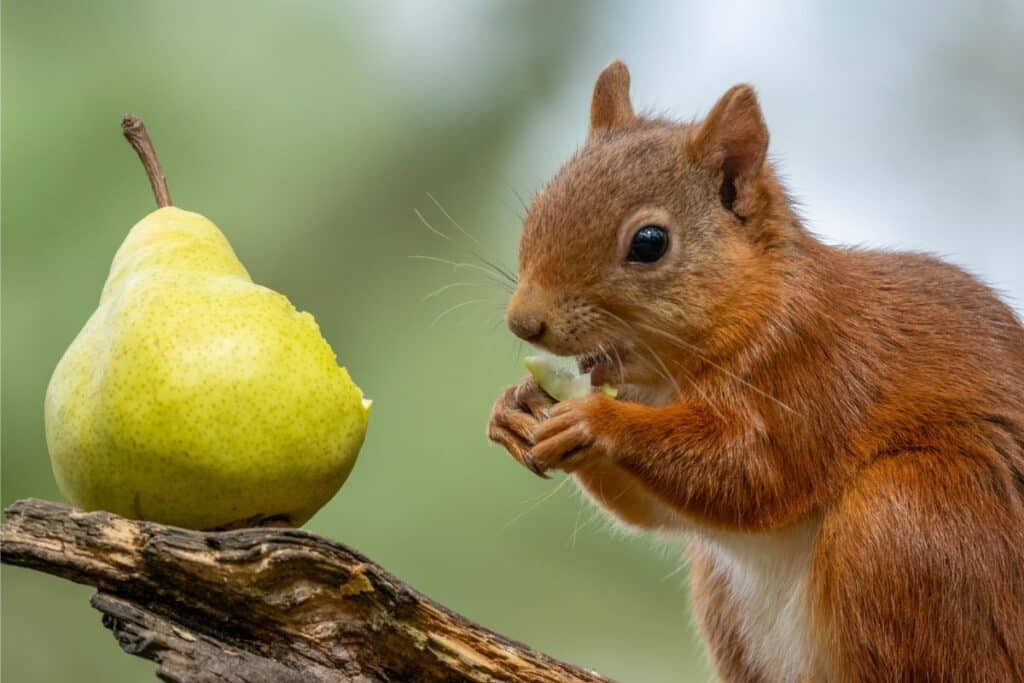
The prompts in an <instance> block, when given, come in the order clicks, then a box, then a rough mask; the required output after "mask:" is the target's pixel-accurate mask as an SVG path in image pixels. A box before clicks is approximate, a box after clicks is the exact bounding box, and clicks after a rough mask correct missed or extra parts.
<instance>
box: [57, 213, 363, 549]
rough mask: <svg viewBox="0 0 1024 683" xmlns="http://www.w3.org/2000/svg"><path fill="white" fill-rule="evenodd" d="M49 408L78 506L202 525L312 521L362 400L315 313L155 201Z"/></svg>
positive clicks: (198, 220) (67, 488)
mask: <svg viewBox="0 0 1024 683" xmlns="http://www.w3.org/2000/svg"><path fill="white" fill-rule="evenodd" d="M45 414H46V441H47V445H48V447H49V451H50V457H51V460H52V463H53V471H54V474H55V475H56V478H57V483H58V485H59V486H60V489H61V491H62V492H63V493H64V494H65V495H66V496H67V497H68V499H70V501H71V502H72V503H73V504H74V505H76V506H78V507H81V508H84V509H86V510H93V509H103V510H109V511H111V512H115V513H117V514H120V515H126V516H130V517H136V518H140V519H147V520H152V521H157V522H162V523H166V524H174V525H178V526H184V527H190V528H194V529H207V528H212V527H221V526H226V525H230V524H232V523H236V524H237V523H239V522H243V521H250V522H251V521H254V520H260V519H266V518H275V519H281V520H284V521H286V522H288V523H290V524H293V525H301V524H302V523H304V522H305V521H306V520H308V519H309V518H310V517H311V516H312V515H313V514H314V513H315V512H316V511H317V510H318V509H319V508H320V507H321V506H323V505H324V504H325V503H326V502H327V501H328V500H330V498H331V497H332V496H333V495H334V494H335V493H336V492H337V491H338V489H339V488H340V487H341V485H342V484H343V483H344V481H345V479H346V477H347V476H348V474H349V472H350V471H351V469H352V466H353V464H354V463H355V460H356V456H357V454H358V452H359V449H360V447H361V445H362V443H363V437H364V435H365V433H366V426H367V420H368V417H369V402H368V401H365V400H364V399H363V395H362V392H361V391H360V390H359V388H358V387H357V386H356V385H355V384H354V383H353V382H352V380H351V378H350V377H349V375H348V372H347V371H346V370H345V369H344V368H341V367H339V366H338V364H337V362H336V360H335V356H334V353H333V351H332V350H331V347H330V346H329V345H328V344H327V342H326V341H325V340H324V338H323V337H322V336H321V334H320V329H319V327H318V326H317V324H316V321H314V320H313V316H311V315H310V314H309V313H305V312H298V311H296V310H295V308H294V307H293V306H292V304H291V303H290V302H289V301H288V299H287V298H286V297H284V296H283V295H281V294H279V293H277V292H275V291H273V290H271V289H268V288H266V287H262V286H260V285H258V284H255V283H254V282H253V281H252V279H251V278H250V277H249V274H248V273H247V272H246V270H245V268H244V267H243V266H242V264H241V263H240V262H239V260H238V258H237V257H236V256H235V253H234V251H233V250H232V249H231V245H230V244H228V241H227V239H226V238H225V237H224V235H223V233H221V231H220V230H218V229H217V226H215V225H214V224H213V223H212V222H210V221H209V220H207V219H206V218H205V217H203V216H201V215H199V214H197V213H191V212H188V211H183V210H181V209H178V208H174V207H173V206H166V207H164V208H160V209H158V210H156V211H154V212H153V213H151V214H149V215H148V216H146V217H145V218H143V219H142V220H141V221H140V222H139V223H137V224H136V225H135V226H134V227H133V228H132V229H131V232H130V233H129V234H128V237H127V238H126V239H125V241H124V244H122V245H121V248H120V249H119V250H118V252H117V254H116V255H115V256H114V261H113V264H112V265H111V268H110V275H109V277H108V278H107V282H106V285H105V286H104V288H103V293H102V295H101V297H100V303H99V307H98V308H97V310H96V312H95V313H93V315H92V317H90V318H89V321H88V322H87V323H86V325H85V327H84V328H83V329H82V331H81V332H80V333H79V334H78V337H77V338H76V339H75V340H74V342H73V343H72V344H71V346H70V347H69V348H68V350H67V352H66V353H65V354H64V357H63V358H62V359H61V360H60V363H59V364H58V365H57V368H56V370H55V371H54V373H53V377H52V379H51V380H50V385H49V388H48V390H47V393H46V409H45Z"/></svg>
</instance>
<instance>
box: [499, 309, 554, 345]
mask: <svg viewBox="0 0 1024 683" xmlns="http://www.w3.org/2000/svg"><path fill="white" fill-rule="evenodd" d="M508 328H509V329H510V330H512V333H513V334H515V335H516V336H517V337H519V338H520V339H522V340H523V341H528V342H534V341H537V340H538V339H540V338H541V337H543V336H544V329H545V325H544V321H543V320H541V319H540V318H538V317H537V316H535V315H532V314H527V315H512V314H511V313H510V314H509V316H508Z"/></svg>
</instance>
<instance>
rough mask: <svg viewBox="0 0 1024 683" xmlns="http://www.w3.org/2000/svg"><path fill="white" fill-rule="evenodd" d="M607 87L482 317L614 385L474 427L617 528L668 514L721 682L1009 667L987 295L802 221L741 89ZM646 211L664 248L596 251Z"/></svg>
mask: <svg viewBox="0 0 1024 683" xmlns="http://www.w3.org/2000/svg"><path fill="white" fill-rule="evenodd" d="M628 88H629V76H628V71H626V68H625V66H624V65H622V64H621V63H614V64H613V65H611V66H609V67H608V69H606V71H605V72H604V73H603V74H602V76H601V77H600V78H599V79H598V82H597V85H596V87H595V93H594V98H593V103H592V107H591V116H592V120H591V131H590V136H589V138H588V140H587V143H586V145H584V146H583V147H582V148H581V149H580V150H579V152H578V153H577V154H576V155H575V157H573V159H571V160H570V161H569V162H568V163H567V164H566V165H565V166H564V167H563V168H562V169H561V171H559V173H558V174H557V175H556V176H555V178H554V179H553V180H552V181H551V182H550V183H549V185H548V186H547V187H546V188H545V189H544V190H542V191H541V192H540V193H539V194H538V195H537V197H536V198H535V199H534V201H533V204H532V206H531V207H530V211H529V214H528V215H527V218H526V223H525V226H524V232H523V237H522V242H521V249H520V282H519V286H518V287H517V290H516V292H515V294H514V295H513V298H512V300H511V302H510V304H509V311H508V315H509V321H510V326H512V328H513V329H516V325H515V322H516V321H519V320H523V319H531V320H532V321H534V322H537V323H542V324H541V325H539V326H538V325H534V326H533V328H532V332H531V335H532V338H531V341H533V342H534V343H536V344H538V345H540V346H542V347H545V348H547V349H549V350H551V351H553V352H556V353H561V354H565V355H581V354H587V353H592V352H595V351H598V350H603V351H611V352H612V353H610V354H609V355H610V356H611V357H613V358H616V359H619V358H621V363H618V362H617V363H615V364H614V367H615V372H616V373H617V380H618V381H617V383H618V384H620V385H621V388H622V393H621V400H611V399H608V398H607V397H605V396H602V395H596V394H595V395H592V396H589V397H586V398H584V399H576V400H573V401H568V402H564V403H561V404H557V405H554V406H551V405H550V401H547V400H546V399H545V398H544V397H543V396H541V395H540V394H539V390H538V389H537V388H536V385H534V384H532V383H529V382H528V383H525V384H524V385H523V386H522V387H520V388H519V389H517V390H511V391H510V392H509V393H507V394H506V395H505V396H504V397H503V398H502V399H501V400H499V402H498V403H497V404H496V405H495V409H494V413H493V415H492V419H491V423H490V426H489V435H490V437H491V438H492V439H494V440H496V441H498V442H499V443H502V444H503V445H504V446H505V447H506V448H507V449H508V450H509V451H510V452H512V453H513V454H514V455H515V456H516V457H517V458H518V459H520V460H522V461H524V462H528V463H530V464H531V465H533V466H535V467H537V468H538V469H539V470H541V471H543V470H545V469H549V468H560V469H564V470H566V471H570V472H574V473H575V474H576V476H577V478H578V479H579V480H580V482H581V484H582V486H583V487H584V488H585V489H586V490H588V491H589V492H590V494H591V495H592V496H593V497H594V498H595V500H596V501H597V502H598V503H599V504H600V505H602V506H604V507H605V508H606V509H607V510H608V511H609V512H610V513H611V514H613V515H615V516H617V517H619V518H620V519H622V520H623V521H624V522H625V523H628V524H632V525H635V526H639V527H642V528H649V529H660V530H663V531H664V530H668V531H679V532H683V531H694V532H695V540H694V547H693V550H692V553H693V558H694V565H693V572H692V575H693V590H694V593H695V604H696V611H697V615H698V619H699V621H700V623H701V625H702V631H703V633H704V635H705V638H706V639H707V641H708V645H709V648H710V650H711V653H712V656H713V657H714V659H715V662H716V665H717V667H718V670H719V672H720V674H721V676H722V677H723V678H724V679H726V680H729V681H762V680H763V681H774V680H786V679H789V680H823V681H842V682H845V681H851V682H852V681H883V680H906V681H993V682H995V681H1011V680H1024V329H1022V326H1021V324H1020V322H1019V321H1018V319H1017V318H1016V316H1015V315H1014V313H1013V312H1012V311H1011V310H1010V309H1009V308H1008V307H1007V306H1006V305H1004V304H1003V303H1002V302H1000V301H999V299H998V298H997V297H996V296H995V295H994V294H993V293H992V292H991V290H989V289H988V288H987V287H985V286H984V285H982V284H981V283H979V282H978V281H977V280H976V279H975V278H973V277H971V276H970V275H968V274H966V273H964V272H963V271H961V270H959V269H957V268H955V267H953V266H950V265H947V264H946V263H943V262H941V261H939V260H937V259H934V258H931V257H929V256H925V255H920V254H908V253H888V252H882V251H869V250H858V249H844V248H839V247H833V246H828V245H825V244H823V243H821V242H820V241H818V240H817V239H816V238H815V237H814V236H813V235H811V234H810V233H809V232H808V231H807V230H805V229H804V227H803V226H802V225H801V223H800V220H799V219H798V217H797V215H796V214H795V212H794V210H793V209H792V206H791V203H790V201H789V199H788V197H787V195H786V193H785V191H784V189H783V188H782V187H781V185H780V183H779V181H778V180H777V178H776V176H775V174H774V172H773V169H772V167H771V164H770V163H768V162H767V161H766V160H765V155H766V152H767V147H768V132H767V128H766V127H765V124H764V120H763V117H762V115H761V111H760V107H759V105H758V103H757V98H756V96H755V94H754V92H753V90H752V89H751V88H749V87H748V86H737V87H735V88H733V89H731V90H730V91H729V92H728V93H726V94H725V96H723V98H722V99H721V100H720V101H719V103H718V104H717V105H716V106H715V107H714V108H713V109H712V111H711V113H710V114H709V115H708V117H707V118H706V119H705V120H704V121H703V122H701V123H694V124H679V123H675V122H671V121H665V120H660V119H651V118H646V117H643V116H636V115H635V114H633V109H632V105H631V104H630V103H629V95H628ZM652 222H654V223H656V224H658V225H661V226H662V227H664V228H666V229H667V230H668V233H669V235H670V242H669V244H670V246H669V251H668V253H667V254H666V255H665V257H664V258H662V259H661V260H660V261H658V262H657V263H653V264H636V263H624V251H623V250H624V246H623V245H624V244H626V245H628V240H629V237H630V236H631V235H632V234H633V233H634V232H635V231H636V229H637V228H639V227H640V226H641V225H645V224H649V223H652ZM538 330H539V332H538ZM534 333H536V334H534ZM614 379H616V378H613V380H614ZM775 539H778V540H777V541H776V540H775ZM790 547H792V548H793V551H792V553H790V551H789V550H786V548H790ZM789 555H792V558H790V557H789ZM773 610H778V611H779V614H780V615H781V616H778V618H776V617H775V613H774V612H773ZM783 612H784V614H783ZM786 639H797V640H799V641H800V642H799V643H797V642H795V641H794V642H793V643H792V645H793V647H792V650H791V651H787V649H786V647H780V644H785V642H786ZM804 640H806V642H804Z"/></svg>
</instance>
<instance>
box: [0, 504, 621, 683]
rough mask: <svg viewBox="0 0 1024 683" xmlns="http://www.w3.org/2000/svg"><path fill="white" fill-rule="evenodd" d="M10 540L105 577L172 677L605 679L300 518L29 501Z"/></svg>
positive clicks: (118, 618)
mask: <svg viewBox="0 0 1024 683" xmlns="http://www.w3.org/2000/svg"><path fill="white" fill-rule="evenodd" d="M0 539H2V544H3V548H2V551H3V562H5V563H7V564H12V565H18V566H22V567H29V568H32V569H37V570H40V571H43V572H47V573H49V574H54V575H56V576H60V577H63V578H65V579H69V580H71V581H75V582H77V583H82V584H87V585H90V586H95V587H97V588H98V589H99V592H98V593H97V594H96V595H95V596H94V597H93V599H92V604H93V606H94V607H95V608H96V609H98V610H99V611H100V612H102V613H103V624H104V625H105V626H106V627H107V628H109V629H110V630H111V631H112V632H113V634H114V636H115V637H116V638H117V640H118V642H119V643H120V645H121V647H122V648H123V649H124V650H125V652H128V653H129V654H132V655H136V656H139V657H145V658H146V659H151V660H153V661H155V662H157V663H158V664H159V668H158V671H157V675H158V676H159V677H160V678H161V679H163V680H167V681H183V682H184V681H190V682H191V681H232V682H235V681H237V682H243V681H244V682H246V683H256V682H262V681H268V682H269V681H274V682H284V683H288V682H289V681H302V682H309V683H315V682H319V681H365V682H377V681H425V682H429V681H463V680H466V681H537V682H543V683H553V682H555V681H580V682H590V683H594V682H599V681H607V679H605V678H603V677H601V676H600V675H598V674H596V673H594V672H592V671H587V670H584V669H581V668H578V667H575V666H572V665H570V664H566V663H563V662H560V661H558V660H556V659H553V658H551V657H549V656H547V655H545V654H542V653H540V652H537V651H535V650H533V649H531V648H529V647H527V646H526V645H523V644H522V643H518V642H515V641H512V640H509V639H508V638H505V637H503V636H501V635H498V634H497V633H494V632H493V631H490V630H488V629H486V628H484V627H482V626H480V625H478V624H475V623H473V622H471V621H469V620H468V619H466V618H464V617H462V616H460V615H458V614H455V613H454V612H452V611H451V610H449V609H447V608H445V607H444V606H442V605H439V604H438V603H436V602H434V601H432V600H430V599H429V598H427V597H425V596H423V595H421V594H419V593H418V592H416V591H415V590H413V589H412V588H410V587H409V586H407V585H406V584H404V583H402V582H401V581H400V580H398V579H397V578H395V577H394V576H392V575H391V574H389V573H388V572H386V571H384V570H383V569H381V568H380V567H379V566H377V565H376V564H375V563H374V562H372V561H371V560H370V559H368V558H366V557H364V556H363V555H360V554H359V553H357V552H355V551H354V550H351V549H349V548H347V547H346V546H344V545H342V544H340V543H336V542H333V541H329V540H327V539H324V538H321V537H319V536H316V535H314V534H311V533H308V532H305V531H301V530H295V529H263V528H259V529H239V530H233V531H221V532H198V531H188V530H185V529H179V528H176V527H168V526H163V525H160V524H153V523H149V522H138V521H134V520H129V519H125V518H123V517H118V516H117V515H113V514H110V513H106V512H89V513H86V512H80V511H77V510H73V509H71V508H69V507H67V506H65V505H61V504H58V503H52V502H47V501H41V500H33V499H29V500H23V501H19V502H17V503H14V504H13V505H11V506H10V507H9V508H8V509H7V510H6V521H5V522H4V525H3V531H2V536H0ZM54 618H55V619H56V618H57V615H54Z"/></svg>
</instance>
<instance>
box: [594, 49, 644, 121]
mask: <svg viewBox="0 0 1024 683" xmlns="http://www.w3.org/2000/svg"><path fill="white" fill-rule="evenodd" d="M635 118H636V116H635V115H634V114H633V105H632V103H631V102H630V101H629V69H627V68H626V65H625V64H623V63H622V62H621V61H619V60H617V59H616V60H615V61H614V62H612V63H611V64H609V65H608V66H606V67H605V68H604V69H602V70H601V73H600V74H599V75H598V77H597V82H596V83H594V95H593V97H592V98H591V100H590V137H594V136H595V135H597V134H598V133H602V132H606V131H608V130H611V129H613V128H618V127H621V126H625V125H629V124H630V123H632V122H633V120H634V119H635Z"/></svg>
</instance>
